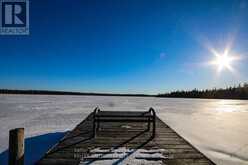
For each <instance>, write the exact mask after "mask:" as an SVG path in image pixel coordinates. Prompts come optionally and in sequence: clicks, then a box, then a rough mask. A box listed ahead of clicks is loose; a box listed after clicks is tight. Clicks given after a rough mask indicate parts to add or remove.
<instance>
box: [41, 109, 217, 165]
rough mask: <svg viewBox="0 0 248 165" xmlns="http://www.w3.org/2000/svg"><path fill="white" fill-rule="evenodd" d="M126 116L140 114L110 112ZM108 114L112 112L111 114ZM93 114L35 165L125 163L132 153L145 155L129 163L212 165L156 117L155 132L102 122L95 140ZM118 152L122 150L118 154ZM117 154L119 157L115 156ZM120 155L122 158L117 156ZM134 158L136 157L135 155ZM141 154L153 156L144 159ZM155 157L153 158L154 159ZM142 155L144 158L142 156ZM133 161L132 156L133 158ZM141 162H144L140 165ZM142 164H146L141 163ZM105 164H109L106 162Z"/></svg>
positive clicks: (140, 126)
mask: <svg viewBox="0 0 248 165" xmlns="http://www.w3.org/2000/svg"><path fill="white" fill-rule="evenodd" d="M113 113H114V114H119V115H121V116H124V117H123V118H122V119H124V118H125V115H128V114H133V113H140V112H123V111H121V112H113ZM110 114H111V112H110ZM94 120H95V117H94V113H91V114H89V116H88V117H87V118H86V119H85V120H84V121H82V122H81V123H80V124H78V125H77V126H76V127H75V128H74V129H73V130H72V131H70V132H69V133H68V134H67V135H66V136H65V137H63V138H62V139H61V140H60V142H58V143H57V144H56V145H55V146H54V147H53V148H51V149H50V150H49V151H48V152H47V153H46V154H45V155H44V156H43V157H42V158H41V159H40V160H39V161H38V162H37V164H40V165H42V164H46V165H50V164H60V165H78V164H79V165H86V164H92V165H93V164H101V161H104V162H105V164H106V162H108V161H109V162H111V161H112V160H113V159H114V160H115V161H114V163H113V161H112V163H109V164H116V165H117V164H125V163H124V162H125V161H126V160H125V159H129V157H131V156H132V155H133V154H134V153H135V152H140V153H145V154H143V155H141V157H138V156H137V157H136V159H137V160H139V161H137V162H140V163H132V162H131V163H130V164H146V163H147V162H150V163H148V164H166V165H213V164H214V163H213V162H212V161H211V160H210V159H208V158H207V157H206V156H205V155H203V154H202V153H201V152H200V151H198V150H197V149H196V148H195V147H193V146H192V145H191V144H190V143H188V142H187V141H186V140H185V139H184V138H182V137H181V136H180V135H179V134H177V133H176V132H175V131H174V130H173V129H171V128H170V127H169V126H168V125H167V124H165V123H164V122H163V121H161V120H160V119H159V117H157V116H156V120H155V121H156V132H155V136H154V137H153V131H152V129H150V130H149V131H148V130H147V126H148V125H147V124H146V123H142V122H135V121H134V122H125V120H121V121H120V122H104V123H100V126H99V130H98V131H97V132H96V136H95V137H94V133H93V132H94V131H93V127H94V124H93V123H94ZM118 149H122V150H123V149H124V150H125V151H123V153H121V154H120V151H119V150H118ZM117 153H118V154H119V155H118V154H117ZM120 155H121V156H120ZM136 155H137V154H136ZM144 155H152V156H150V157H147V156H146V157H144ZM154 155H155V156H154ZM142 156H143V157H142ZM133 157H134V159H135V156H133ZM142 161H143V162H142ZM144 162H145V163H144ZM107 164H108V163H107Z"/></svg>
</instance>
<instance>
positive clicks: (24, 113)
mask: <svg viewBox="0 0 248 165" xmlns="http://www.w3.org/2000/svg"><path fill="white" fill-rule="evenodd" d="M96 106H99V107H100V108H101V109H103V110H130V111H136V110H145V109H148V108H149V107H154V108H155V109H156V112H157V114H158V116H159V117H160V118H161V119H162V120H163V121H165V122H166V123H167V124H169V126H171V127H172V128H173V129H175V130H176V131H177V132H178V133H179V134H180V135H182V136H183V137H184V138H185V139H187V140H188V141H189V142H190V143H192V144H193V145H194V146H195V147H196V148H198V149H199V150H200V151H201V152H203V153H204V154H205V155H207V156H208V157H210V158H211V159H212V160H213V161H214V162H216V163H217V164H221V165H234V164H241V165H247V164H248V101H245V100H214V99H172V98H148V97H146V98H142V97H105V96H46V95H40V96H39V95H35V96H31V95H0V164H1V165H2V164H4V163H3V162H4V160H6V158H4V156H6V152H5V151H6V149H7V147H8V132H9V130H10V129H12V128H16V127H25V137H26V138H28V139H34V140H32V142H35V144H34V143H32V144H34V145H37V146H39V145H42V146H46V147H47V148H49V146H50V145H52V144H51V143H52V142H53V143H55V142H56V141H57V139H58V138H59V136H62V133H63V132H66V131H67V130H70V129H72V128H74V127H75V126H76V125H77V124H78V123H79V122H81V121H82V120H83V119H84V118H85V117H86V116H87V115H88V114H89V113H90V112H92V111H93V108H94V107H96ZM61 132H62V133H61ZM57 133H59V134H57ZM60 133H61V134H60ZM40 137H42V138H40ZM48 137H49V138H48ZM37 139H38V140H37ZM39 139H43V141H42V143H39ZM37 148H39V147H37ZM43 149H44V148H43ZM42 151H43V150H42ZM44 152H45V151H43V152H41V151H40V152H38V153H40V156H42V154H43V153H44ZM31 153H37V152H28V153H27V154H31ZM27 154H26V155H25V156H26V160H27V159H29V161H28V162H27V164H32V163H33V162H34V161H36V160H37V156H36V157H32V155H27Z"/></svg>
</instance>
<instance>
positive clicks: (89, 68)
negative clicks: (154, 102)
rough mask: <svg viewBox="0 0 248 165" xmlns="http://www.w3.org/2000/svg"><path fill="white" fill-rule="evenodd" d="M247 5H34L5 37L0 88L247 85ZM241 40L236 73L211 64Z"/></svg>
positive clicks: (134, 0)
mask: <svg viewBox="0 0 248 165" xmlns="http://www.w3.org/2000/svg"><path fill="white" fill-rule="evenodd" d="M247 11H248V1H240V0H233V1H229V0H226V1H222V0H218V1H217V0H212V1H207V0H202V1H199V0H195V1H190V0H187V1H183V0H179V1H174V0H169V1H166V0H160V1H158V0H150V1H145V0H97V1H95V0H87V1H86V0H74V1H70V0H32V1H31V2H30V35H29V36H0V57H1V60H0V88H11V89H48V90H67V91H85V92H114V93H162V92H168V91H171V90H176V89H193V88H200V89H202V88H212V87H226V86H228V85H234V84H238V83H240V82H245V81H248V65H247V64H248V61H247V60H246V56H247V53H248V12H247ZM231 37H233V38H235V40H234V42H233V45H232V49H231V52H232V53H233V54H238V55H242V56H243V57H242V60H239V61H235V62H233V64H232V65H233V67H234V68H235V70H236V72H235V73H231V72H230V71H228V70H223V72H222V73H221V74H220V75H218V76H216V68H215V67H213V66H206V65H204V63H206V62H207V61H209V60H212V59H213V57H214V55H213V54H212V53H211V52H209V51H208V49H206V45H208V44H211V45H212V46H213V47H214V48H215V49H217V50H219V51H223V50H224V49H225V46H226V44H227V42H228V41H229V40H230V38H231Z"/></svg>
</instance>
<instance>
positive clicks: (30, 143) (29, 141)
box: [0, 132, 66, 165]
mask: <svg viewBox="0 0 248 165" xmlns="http://www.w3.org/2000/svg"><path fill="white" fill-rule="evenodd" d="M65 133H66V132H56V133H48V134H44V135H39V136H34V137H30V138H26V139H25V157H24V160H25V165H32V164H34V163H35V162H36V161H38V160H39V159H40V158H41V157H42V156H43V155H44V154H45V153H46V152H47V151H48V149H49V148H51V147H52V146H53V145H54V144H56V143H57V142H59V140H60V139H61V138H62V137H63V136H64V135H65ZM8 152H9V150H8V149H7V150H5V151H4V152H2V153H0V164H2V165H5V164H8Z"/></svg>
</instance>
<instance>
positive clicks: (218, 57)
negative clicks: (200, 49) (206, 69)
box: [210, 49, 239, 73]
mask: <svg viewBox="0 0 248 165" xmlns="http://www.w3.org/2000/svg"><path fill="white" fill-rule="evenodd" d="M211 52H212V53H213V54H214V55H215V59H214V60H212V61H211V62H210V64H211V65H215V66H216V67H217V71H218V73H220V72H221V71H222V70H224V69H226V70H229V71H231V72H234V68H233V67H232V63H233V61H235V60H238V59H239V57H238V56H232V55H230V53H229V49H226V50H225V51H224V53H223V54H220V53H218V52H217V51H216V50H214V49H212V50H211Z"/></svg>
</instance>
